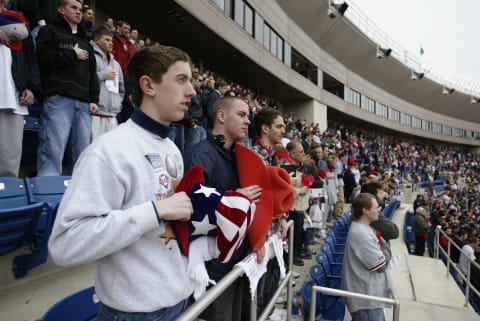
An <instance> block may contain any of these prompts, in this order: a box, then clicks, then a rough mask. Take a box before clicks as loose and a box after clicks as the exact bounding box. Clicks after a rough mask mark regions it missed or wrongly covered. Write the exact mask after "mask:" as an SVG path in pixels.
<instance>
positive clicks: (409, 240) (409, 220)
mask: <svg viewBox="0 0 480 321" xmlns="http://www.w3.org/2000/svg"><path fill="white" fill-rule="evenodd" d="M403 239H404V240H405V244H406V245H407V250H408V253H410V254H415V246H416V242H415V233H413V213H412V212H410V211H407V212H406V213H405V221H404V223H403Z"/></svg>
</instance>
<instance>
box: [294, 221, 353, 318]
mask: <svg viewBox="0 0 480 321" xmlns="http://www.w3.org/2000/svg"><path fill="white" fill-rule="evenodd" d="M349 221H350V215H348V214H343V215H342V216H341V217H340V218H339V219H338V220H336V221H335V223H334V224H333V225H332V227H331V228H330V230H329V233H328V236H327V237H326V238H325V241H324V244H323V245H322V247H321V252H320V253H319V254H317V256H316V260H317V263H318V264H315V265H313V266H312V267H311V268H310V277H311V278H312V280H310V281H306V282H305V283H304V284H303V286H302V288H301V290H300V294H301V296H302V298H303V301H304V303H305V310H306V314H307V315H309V313H310V309H311V307H310V305H311V302H312V300H311V297H312V286H314V285H318V286H323V287H330V288H336V289H340V288H341V279H342V264H343V254H344V251H345V242H346V237H347V231H348V224H349ZM344 316H345V303H344V301H343V298H341V297H337V296H331V295H325V294H322V293H319V292H317V294H316V306H315V320H317V321H319V320H325V321H326V320H339V321H340V320H343V319H344Z"/></svg>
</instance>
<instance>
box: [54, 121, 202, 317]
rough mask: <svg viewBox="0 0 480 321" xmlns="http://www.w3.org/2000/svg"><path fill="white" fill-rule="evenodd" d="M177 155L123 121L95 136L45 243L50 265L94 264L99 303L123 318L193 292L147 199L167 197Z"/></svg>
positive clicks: (178, 168)
mask: <svg viewBox="0 0 480 321" xmlns="http://www.w3.org/2000/svg"><path fill="white" fill-rule="evenodd" d="M183 170H184V169H183V160H182V156H181V154H180V152H179V150H178V148H177V147H176V146H175V144H174V143H173V142H172V141H170V139H168V138H161V137H160V136H158V135H155V134H153V133H152V132H149V131H147V130H145V129H143V128H142V127H140V126H139V125H137V124H136V123H135V122H133V121H132V120H131V119H130V120H128V121H127V122H126V123H124V124H122V125H120V126H119V127H118V128H116V129H115V130H113V131H111V132H108V133H106V134H104V135H102V136H101V137H100V138H99V139H98V140H96V141H95V142H93V143H92V144H91V145H90V146H89V147H88V148H87V149H86V150H85V151H84V152H83V153H82V155H81V157H80V158H79V160H78V162H77V164H76V167H75V169H74V171H73V176H72V180H71V183H70V185H69V187H68V188H67V191H66V192H65V195H64V197H63V199H62V202H61V204H60V208H59V210H58V214H57V217H56V220H55V224H54V227H53V231H52V235H51V237H50V241H49V249H50V254H51V256H52V258H53V260H54V261H55V263H57V264H59V265H62V266H68V265H78V264H83V263H87V262H93V261H96V262H97V275H96V284H95V288H96V292H97V295H98V297H99V298H100V300H101V301H102V302H103V303H104V304H106V305H108V306H110V307H113V308H115V309H118V310H121V311H125V312H151V311H155V310H158V309H161V308H164V307H169V306H172V305H174V304H176V303H178V302H179V301H181V300H183V299H185V298H187V297H188V296H190V294H192V292H193V283H192V282H191V281H190V279H189V278H188V277H186V275H187V274H186V269H187V259H186V257H184V256H183V255H182V254H181V252H180V249H179V247H178V243H177V241H176V240H175V239H173V240H170V241H169V242H168V243H167V242H166V241H167V239H165V238H162V237H160V235H162V234H163V233H164V232H165V224H164V222H163V221H160V220H159V219H158V218H157V215H156V212H155V209H154V206H153V203H152V201H153V200H155V198H165V197H168V196H170V195H172V194H173V187H172V181H173V180H175V179H177V180H179V179H180V178H181V176H182V175H183Z"/></svg>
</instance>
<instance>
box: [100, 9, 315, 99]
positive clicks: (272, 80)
mask: <svg viewBox="0 0 480 321" xmlns="http://www.w3.org/2000/svg"><path fill="white" fill-rule="evenodd" d="M147 3H148V8H146V4H147ZM144 5H145V6H144ZM96 9H98V10H100V11H102V12H103V13H105V14H108V15H110V16H112V17H114V18H115V19H120V20H122V19H125V20H128V21H129V22H130V23H132V25H133V26H134V27H135V28H137V29H138V30H139V31H140V32H144V33H145V34H146V35H148V36H149V37H150V38H152V39H157V40H160V41H161V43H162V44H166V45H170V46H175V47H178V48H181V49H182V50H184V51H185V52H187V53H188V54H189V55H190V56H191V57H192V59H193V61H194V62H199V61H201V62H202V63H203V65H204V66H205V68H206V69H208V68H212V69H213V71H215V72H216V73H218V74H220V75H223V76H224V77H226V78H227V79H230V80H235V81H236V82H238V83H240V84H242V85H244V86H247V87H248V88H251V89H253V90H255V91H257V92H258V93H259V94H262V95H264V96H267V97H274V98H275V99H278V100H280V101H284V102H286V101H300V100H307V99H309V97H308V96H307V95H305V94H304V93H302V92H300V91H298V90H296V89H294V88H292V86H289V85H288V84H286V83H285V82H283V81H281V80H279V79H278V78H277V77H275V76H274V75H272V74H271V73H270V72H268V71H266V70H265V69H263V68H262V67H261V66H259V65H257V64H256V63H254V62H253V61H251V60H250V59H249V58H248V57H246V56H245V55H244V54H243V53H241V52H240V51H239V50H237V49H236V48H234V47H233V46H232V45H230V44H229V43H227V42H226V41H225V40H223V39H222V38H221V37H219V36H217V35H216V34H215V33H214V32H212V31H211V30H209V29H208V28H207V27H206V26H205V25H203V24H202V23H201V22H200V21H198V20H197V19H196V18H195V17H193V16H192V15H191V14H190V13H188V12H187V11H186V10H185V9H183V8H182V7H181V6H179V5H178V4H176V3H175V2H174V1H163V0H162V1H137V2H135V3H131V4H130V5H129V6H128V7H126V6H124V5H119V3H118V1H114V0H102V1H97V3H96Z"/></svg>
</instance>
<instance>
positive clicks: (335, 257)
mask: <svg viewBox="0 0 480 321" xmlns="http://www.w3.org/2000/svg"><path fill="white" fill-rule="evenodd" d="M321 249H322V253H323V254H325V256H326V257H327V259H328V262H330V264H339V265H340V266H341V265H342V264H343V252H340V253H339V252H335V253H334V252H332V249H331V247H330V245H329V244H328V243H324V244H322V247H321Z"/></svg>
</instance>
